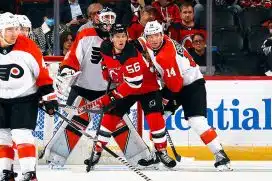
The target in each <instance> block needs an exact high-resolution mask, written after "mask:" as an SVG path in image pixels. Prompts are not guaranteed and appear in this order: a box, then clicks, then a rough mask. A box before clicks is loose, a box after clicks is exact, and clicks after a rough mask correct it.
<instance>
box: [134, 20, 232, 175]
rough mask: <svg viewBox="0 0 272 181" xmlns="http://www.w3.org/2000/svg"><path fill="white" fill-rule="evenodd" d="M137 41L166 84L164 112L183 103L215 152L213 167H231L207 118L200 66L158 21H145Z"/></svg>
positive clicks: (186, 112)
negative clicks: (164, 30)
mask: <svg viewBox="0 0 272 181" xmlns="http://www.w3.org/2000/svg"><path fill="white" fill-rule="evenodd" d="M139 42H140V44H141V45H142V48H143V50H145V51H147V52H148V54H149V56H150V58H151V61H152V63H153V65H154V66H155V68H156V70H157V72H158V74H159V75H160V76H161V79H162V81H163V83H164V85H165V87H164V89H163V91H162V92H163V99H164V104H165V105H166V106H165V111H167V110H168V111H172V113H173V112H174V111H175V109H176V108H178V107H179V106H180V105H182V107H183V109H184V114H185V118H186V120H188V123H189V125H190V126H191V128H192V129H193V130H194V131H195V132H196V133H197V134H198V135H199V136H200V138H201V140H202V141H203V142H204V143H205V144H206V145H207V146H208V148H209V149H210V150H211V152H212V153H213V154H214V155H215V159H216V160H215V164H214V166H215V167H216V168H218V169H219V170H223V169H230V166H229V163H230V159H229V158H228V156H227V154H226V153H225V152H224V150H223V147H222V145H221V144H220V142H219V140H218V137H217V134H216V132H215V130H214V129H213V128H211V127H210V126H209V125H208V122H207V119H206V109H207V102H206V88H205V80H204V78H203V75H202V74H201V72H200V70H199V66H198V65H197V64H196V63H195V62H194V60H193V58H192V57H191V56H190V54H189V53H188V52H187V51H186V49H185V48H184V47H182V46H181V45H180V44H178V43H177V42H176V41H174V40H171V39H170V38H169V37H167V36H166V35H163V29H162V26H161V25H160V23H158V22H157V21H153V22H149V23H147V25H146V27H145V30H144V38H143V37H141V38H139ZM174 100H175V101H176V102H177V104H176V105H175V103H174V102H175V101H174Z"/></svg>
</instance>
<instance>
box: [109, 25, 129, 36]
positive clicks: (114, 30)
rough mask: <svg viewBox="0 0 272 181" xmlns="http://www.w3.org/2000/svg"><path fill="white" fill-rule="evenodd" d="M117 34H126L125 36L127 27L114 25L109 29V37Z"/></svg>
mask: <svg viewBox="0 0 272 181" xmlns="http://www.w3.org/2000/svg"><path fill="white" fill-rule="evenodd" d="M117 33H126V34H127V27H126V26H125V25H123V24H114V25H113V26H112V28H111V31H110V35H111V36H113V35H115V34H117Z"/></svg>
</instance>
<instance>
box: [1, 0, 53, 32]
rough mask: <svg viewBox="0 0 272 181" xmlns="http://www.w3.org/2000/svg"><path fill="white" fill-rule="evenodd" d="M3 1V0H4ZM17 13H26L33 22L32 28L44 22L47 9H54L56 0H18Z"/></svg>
mask: <svg viewBox="0 0 272 181" xmlns="http://www.w3.org/2000/svg"><path fill="white" fill-rule="evenodd" d="M2 1H3V0H2ZM16 1H17V14H25V15H26V16H27V17H28V18H29V19H30V21H31V23H32V28H38V27H39V26H40V25H41V24H42V23H43V17H44V16H45V15H46V11H47V9H49V8H51V9H53V4H54V0H16Z"/></svg>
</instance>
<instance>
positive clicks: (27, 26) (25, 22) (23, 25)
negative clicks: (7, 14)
mask: <svg viewBox="0 0 272 181" xmlns="http://www.w3.org/2000/svg"><path fill="white" fill-rule="evenodd" d="M15 16H16V17H17V20H18V21H19V24H20V34H21V35H23V36H26V37H29V35H30V32H31V29H32V24H31V21H30V20H29V19H28V17H27V16H26V15H21V14H16V15H15Z"/></svg>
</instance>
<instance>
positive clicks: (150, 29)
mask: <svg viewBox="0 0 272 181" xmlns="http://www.w3.org/2000/svg"><path fill="white" fill-rule="evenodd" d="M156 33H162V34H163V27H162V25H161V24H160V23H159V22H158V21H157V20H156V21H150V22H148V23H147V24H146V25H145V28H144V36H145V37H146V36H148V35H153V34H156Z"/></svg>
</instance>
